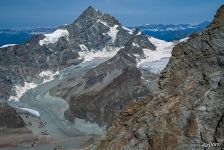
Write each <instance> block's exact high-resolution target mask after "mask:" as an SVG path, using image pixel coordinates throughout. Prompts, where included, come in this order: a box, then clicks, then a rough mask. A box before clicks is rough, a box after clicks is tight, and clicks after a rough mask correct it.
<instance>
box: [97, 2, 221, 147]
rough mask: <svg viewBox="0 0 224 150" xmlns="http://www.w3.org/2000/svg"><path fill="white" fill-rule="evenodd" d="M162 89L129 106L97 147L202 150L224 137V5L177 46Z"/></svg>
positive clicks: (162, 77) (166, 70)
mask: <svg viewBox="0 0 224 150" xmlns="http://www.w3.org/2000/svg"><path fill="white" fill-rule="evenodd" d="M159 83H160V90H159V92H157V93H154V94H152V95H150V96H148V97H147V98H145V100H144V101H141V102H136V103H132V104H130V105H128V106H127V107H126V109H125V110H124V111H123V112H122V113H121V114H120V116H119V119H118V121H117V122H116V123H115V125H114V126H113V127H112V128H110V129H109V131H108V133H107V135H106V136H105V138H104V139H103V140H102V141H101V143H100V144H99V147H98V148H99V149H106V150H114V149H117V150H119V149H122V150H129V149H132V150H137V149H138V150H141V149H142V150H143V149H144V150H145V149H154V150H164V149H166V150H169V149H170V150H171V149H172V150H174V149H184V150H185V149H189V150H190V149H202V147H201V144H203V143H209V142H215V143H216V142H218V143H223V142H224V6H221V7H220V9H219V10H218V11H217V14H216V15H215V17H214V20H213V22H212V23H211V25H210V26H209V27H208V28H207V29H206V30H205V31H203V32H202V33H200V34H194V35H192V36H191V37H190V39H189V40H188V41H187V42H184V43H180V44H178V45H177V46H175V48H174V50H173V52H172V57H171V59H170V62H169V64H168V66H167V67H166V69H165V70H164V71H163V72H162V75H161V77H160V80H159Z"/></svg>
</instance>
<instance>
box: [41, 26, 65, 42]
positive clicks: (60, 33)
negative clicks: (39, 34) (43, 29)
mask: <svg viewBox="0 0 224 150" xmlns="http://www.w3.org/2000/svg"><path fill="white" fill-rule="evenodd" d="M44 36H45V38H44V39H43V40H40V41H39V44H40V45H41V46H43V45H44V44H45V45H48V44H53V43H56V42H57V41H58V39H59V38H61V37H67V40H68V36H69V32H68V31H67V30H65V29H58V30H56V31H54V32H53V33H50V34H44Z"/></svg>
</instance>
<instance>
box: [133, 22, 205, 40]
mask: <svg viewBox="0 0 224 150" xmlns="http://www.w3.org/2000/svg"><path fill="white" fill-rule="evenodd" d="M208 25H209V22H208V21H205V22H202V23H200V24H197V25H191V24H147V25H140V26H135V27H130V28H131V29H134V28H139V29H140V30H141V31H142V32H144V33H145V34H146V35H149V36H152V37H155V38H158V39H162V40H165V41H168V42H170V41H175V40H180V39H183V38H185V37H187V36H189V35H191V34H192V33H197V32H201V31H203V30H204V29H205V28H206V27H207V26H208Z"/></svg>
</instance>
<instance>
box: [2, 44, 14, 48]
mask: <svg viewBox="0 0 224 150" xmlns="http://www.w3.org/2000/svg"><path fill="white" fill-rule="evenodd" d="M15 45H17V44H6V45H3V46H1V47H0V48H6V47H10V46H15Z"/></svg>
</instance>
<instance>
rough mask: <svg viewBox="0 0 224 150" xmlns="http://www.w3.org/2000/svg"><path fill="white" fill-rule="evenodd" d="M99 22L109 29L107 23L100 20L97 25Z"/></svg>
mask: <svg viewBox="0 0 224 150" xmlns="http://www.w3.org/2000/svg"><path fill="white" fill-rule="evenodd" d="M99 22H100V23H102V24H103V25H105V26H107V27H109V26H108V24H107V23H106V22H104V21H102V20H100V19H98V20H97V23H99Z"/></svg>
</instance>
